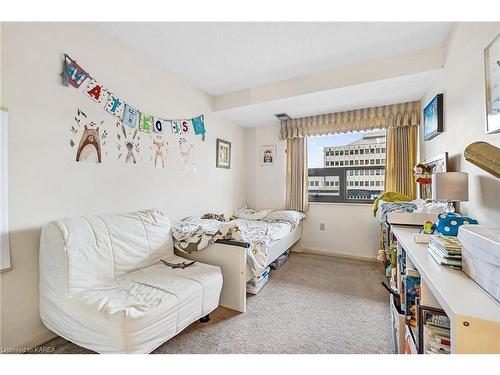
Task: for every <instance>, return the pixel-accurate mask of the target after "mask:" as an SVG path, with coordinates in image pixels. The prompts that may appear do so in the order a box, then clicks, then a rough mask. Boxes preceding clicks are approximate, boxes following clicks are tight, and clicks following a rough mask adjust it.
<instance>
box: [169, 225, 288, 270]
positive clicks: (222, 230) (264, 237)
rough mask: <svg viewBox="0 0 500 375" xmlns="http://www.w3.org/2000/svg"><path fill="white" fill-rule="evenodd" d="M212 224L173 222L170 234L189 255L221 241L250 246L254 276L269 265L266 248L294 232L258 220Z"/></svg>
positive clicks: (248, 258)
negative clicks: (243, 243)
mask: <svg viewBox="0 0 500 375" xmlns="http://www.w3.org/2000/svg"><path fill="white" fill-rule="evenodd" d="M214 222H215V221H214V220H209V219H199V218H194V217H190V218H186V219H184V220H182V221H180V222H174V223H173V226H172V235H173V237H174V246H175V248H176V249H178V250H180V251H182V252H183V253H187V254H189V253H192V252H194V251H201V250H203V249H204V248H206V247H207V246H209V245H211V244H212V243H213V242H215V241H217V240H220V239H226V240H236V241H242V242H246V243H248V244H250V247H249V248H248V252H247V261H248V264H249V266H250V268H251V270H252V273H253V274H254V275H255V276H260V275H261V274H262V272H263V270H264V269H265V267H266V266H267V265H268V263H269V262H268V259H267V251H268V249H269V247H271V246H272V245H273V244H274V243H276V242H278V241H279V240H280V239H282V238H284V237H285V236H287V235H288V234H290V233H291V232H292V230H293V227H292V225H291V224H289V223H270V222H265V221H260V220H247V219H235V220H231V221H228V222H220V223H218V224H217V222H215V224H214ZM217 226H218V228H216V227H217Z"/></svg>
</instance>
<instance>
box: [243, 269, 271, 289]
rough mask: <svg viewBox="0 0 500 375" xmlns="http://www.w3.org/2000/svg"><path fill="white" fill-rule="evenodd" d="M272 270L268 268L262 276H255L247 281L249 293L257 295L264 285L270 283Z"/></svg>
mask: <svg viewBox="0 0 500 375" xmlns="http://www.w3.org/2000/svg"><path fill="white" fill-rule="evenodd" d="M270 270H271V269H270V268H269V267H267V268H266V269H265V270H264V272H262V276H259V277H257V276H254V277H252V278H251V279H250V280H248V281H247V293H250V294H257V293H259V291H260V290H261V289H262V287H263V286H264V285H266V284H267V282H268V281H269V271H270Z"/></svg>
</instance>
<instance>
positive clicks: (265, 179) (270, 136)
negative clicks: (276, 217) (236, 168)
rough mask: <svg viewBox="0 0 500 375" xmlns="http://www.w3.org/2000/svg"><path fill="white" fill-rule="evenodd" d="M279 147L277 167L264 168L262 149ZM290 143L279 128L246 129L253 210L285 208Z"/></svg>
mask: <svg viewBox="0 0 500 375" xmlns="http://www.w3.org/2000/svg"><path fill="white" fill-rule="evenodd" d="M269 145H276V159H275V163H274V165H271V166H261V165H260V161H259V158H260V147H261V146H269ZM285 150H286V142H285V141H282V140H280V139H279V126H264V127H259V128H251V129H245V165H246V171H247V175H246V178H247V194H246V198H247V203H248V205H249V206H250V207H252V208H271V209H282V208H284V207H285V199H286V153H285V152H286V151H285Z"/></svg>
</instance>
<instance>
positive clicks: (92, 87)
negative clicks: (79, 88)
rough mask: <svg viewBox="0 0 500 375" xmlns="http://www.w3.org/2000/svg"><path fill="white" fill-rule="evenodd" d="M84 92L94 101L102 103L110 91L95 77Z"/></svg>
mask: <svg viewBox="0 0 500 375" xmlns="http://www.w3.org/2000/svg"><path fill="white" fill-rule="evenodd" d="M83 92H84V93H85V95H87V96H88V97H90V98H91V99H92V100H93V101H95V102H97V103H100V102H102V99H103V98H104V96H105V95H106V93H107V92H108V91H107V90H106V89H105V88H104V87H103V86H102V85H101V84H99V83H98V82H97V81H96V80H95V79H92V80H91V81H90V82H89V84H88V85H87V88H86V89H85V90H83Z"/></svg>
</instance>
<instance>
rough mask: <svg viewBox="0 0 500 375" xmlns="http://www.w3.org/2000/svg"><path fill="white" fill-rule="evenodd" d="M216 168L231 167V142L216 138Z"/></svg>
mask: <svg viewBox="0 0 500 375" xmlns="http://www.w3.org/2000/svg"><path fill="white" fill-rule="evenodd" d="M216 167H217V168H226V169H230V168H231V142H229V141H225V140H223V139H219V138H217V156H216Z"/></svg>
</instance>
